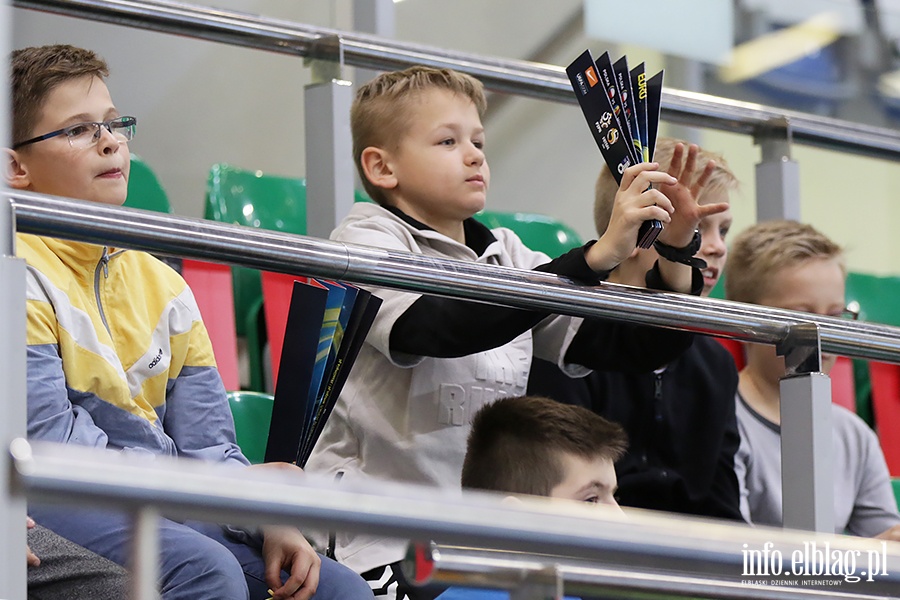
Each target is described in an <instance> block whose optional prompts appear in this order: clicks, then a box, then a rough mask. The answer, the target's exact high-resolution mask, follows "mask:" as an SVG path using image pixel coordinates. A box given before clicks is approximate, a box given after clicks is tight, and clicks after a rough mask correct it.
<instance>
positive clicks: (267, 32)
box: [12, 0, 900, 160]
mask: <svg viewBox="0 0 900 600" xmlns="http://www.w3.org/2000/svg"><path fill="white" fill-rule="evenodd" d="M12 4H13V6H16V7H20V8H29V9H35V10H41V11H47V12H52V13H56V14H61V15H68V16H72V17H78V18H84V19H90V20H92V21H100V22H106V23H112V24H117V25H126V26H129V27H135V28H139V29H148V30H152V31H159V32H164V33H172V34H177V35H182V36H187V37H192V38H197V39H204V40H209V41H214V42H222V43H226V44H231V45H236V46H244V47H248V48H256V49H258V50H266V51H269V52H277V53H280V54H289V55H293V56H301V57H308V58H319V59H326V60H337V61H341V62H343V63H345V64H348V65H352V66H357V67H365V68H369V69H397V68H404V67H407V66H411V65H415V64H422V65H430V66H434V67H447V68H452V69H456V70H458V71H462V72H465V73H469V74H470V75H473V76H475V77H477V78H479V79H480V80H481V81H483V82H484V84H485V85H486V86H487V87H488V88H489V89H492V90H496V91H500V92H508V93H512V94H517V95H521V96H528V97H531V98H537V99H542V100H551V101H555V102H565V103H575V102H576V99H575V96H574V94H573V93H572V89H571V85H570V83H569V80H568V78H567V77H566V74H565V71H564V69H563V68H562V67H559V66H554V65H547V64H542V63H532V62H527V61H520V60H508V59H499V58H494V57H487V56H483V55H478V54H470V53H465V52H454V51H449V50H445V49H442V48H437V47H434V46H427V45H422V44H413V43H409V42H398V41H394V40H387V39H384V38H378V37H374V36H368V35H364V34H360V33H355V32H350V31H341V30H337V29H330V28H325V27H314V26H311V25H304V24H300V23H295V22H292V21H286V20H282V19H273V18H268V17H263V16H257V15H249V14H246V13H241V12H236V11H228V10H220V9H213V8H210V7H206V6H201V5H195V4H189V3H184V2H170V1H164V0H144V1H138V0H13V2H12ZM662 118H663V119H666V120H670V121H673V122H677V123H680V124H684V125H691V126H695V127H701V128H712V129H721V130H724V131H730V132H739V133H745V134H750V135H758V134H763V133H765V132H766V131H769V130H771V129H772V128H773V127H776V128H785V127H788V126H789V127H790V130H791V134H792V136H793V140H794V141H797V142H801V143H805V144H810V145H815V146H819V147H823V148H829V149H832V150H837V151H840V152H853V153H857V154H863V155H866V156H872V157H878V158H885V159H889V160H900V133H898V132H897V131H896V130H893V129H887V128H881V127H872V126H868V125H862V124H859V123H852V122H848V121H841V120H838V119H831V118H827V117H821V116H818V115H809V114H805V113H801V112H796V111H788V110H783V109H778V108H773V107H768V106H763V105H760V104H753V103H749V102H740V101H737V100H729V99H726V98H719V97H715V96H710V95H708V94H700V93H694V92H688V91H683V90H675V89H671V88H666V89H664V90H663V97H662Z"/></svg>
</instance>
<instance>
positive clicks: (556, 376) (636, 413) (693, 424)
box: [528, 138, 741, 520]
mask: <svg viewBox="0 0 900 600" xmlns="http://www.w3.org/2000/svg"><path fill="white" fill-rule="evenodd" d="M692 155H693V156H694V160H695V161H697V163H698V164H700V165H707V167H708V168H711V172H710V175H709V178H708V180H707V182H706V187H705V188H704V189H703V190H702V192H701V193H700V194H698V195H697V202H698V203H700V204H701V205H707V204H720V203H726V205H727V203H728V202H729V200H730V194H731V193H732V192H733V191H734V190H735V189H736V188H737V185H738V181H737V178H736V177H735V175H734V173H733V172H732V171H731V169H730V168H729V167H728V163H727V162H725V160H724V158H722V156H720V155H718V154H714V153H712V152H709V151H707V150H703V149H701V148H699V147H698V146H696V145H688V144H687V143H685V142H682V141H679V140H675V139H671V138H660V139H659V140H658V141H657V145H656V154H655V155H654V158H655V159H656V160H658V161H659V164H660V168H662V169H666V170H668V169H671V168H676V169H677V168H679V165H681V164H682V163H683V162H684V161H685V160H686V159H690V157H691V156H692ZM710 165H711V167H710ZM615 195H616V183H615V180H614V179H613V177H612V174H611V173H610V172H609V169H606V168H604V169H603V170H602V171H601V172H600V175H599V177H598V178H597V185H596V196H595V201H594V222H595V225H596V227H597V232H598V233H599V234H600V235H602V234H603V233H604V232H605V231H606V228H607V227H609V225H610V216H611V214H612V211H613V206H614V202H615ZM730 227H731V212H730V211H728V210H726V211H723V212H719V213H717V214H713V215H709V216H706V217H704V218H703V219H702V220H701V221H700V225H699V231H700V234H701V244H700V246H699V248H698V251H697V257H698V258H701V259H703V260H704V261H705V262H706V266H705V267H703V268H702V269H701V272H702V273H703V295H707V294H709V292H710V291H711V290H712V288H713V287H714V286H715V285H716V283H717V281H718V279H719V277H720V275H721V274H722V271H723V269H724V266H725V257H726V254H727V251H728V248H727V246H726V245H725V236H726V235H727V234H728V230H729V228H730ZM658 258H659V256H658V254H657V252H656V251H655V250H654V249H652V248H650V249H646V250H642V249H639V248H636V249H635V250H634V252H633V253H632V254H631V256H629V257H628V258H627V259H625V260H624V261H623V262H622V264H620V265H619V268H618V269H616V270H615V271H614V272H613V273H612V274H611V275H610V277H609V281H611V282H614V283H622V284H627V285H633V286H643V285H645V281H644V274H645V273H646V272H647V268H648V267H649V265H652V264H653V262H654V261H655V260H657V259H658ZM736 387H737V370H736V369H735V366H734V360H733V359H732V358H731V356H730V354H729V353H728V351H727V350H725V349H724V348H723V347H722V346H721V345H720V344H719V343H718V342H716V341H715V340H713V339H712V338H708V337H705V336H698V337H697V338H696V339H695V340H694V343H693V345H692V346H691V347H690V348H688V349H687V350H686V351H685V352H684V354H682V355H681V356H679V357H678V358H676V359H675V360H673V361H672V362H670V363H669V364H667V365H665V366H664V367H661V368H659V369H656V370H646V371H644V372H641V371H639V370H637V369H632V370H629V371H628V372H622V371H600V370H597V371H594V372H593V373H591V374H590V375H588V376H587V377H585V378H583V379H577V380H576V379H570V378H568V377H564V376H563V375H562V374H561V373H560V372H559V369H558V368H557V367H556V365H553V364H550V363H548V362H547V361H535V364H534V365H533V367H532V373H531V379H530V380H529V383H528V391H529V393H533V394H543V395H546V396H550V397H552V398H554V399H556V400H559V401H561V402H574V403H576V404H579V405H581V406H586V407H588V408H590V409H591V410H593V411H594V412H596V413H597V414H600V415H603V416H604V417H606V418H607V419H610V420H612V421H615V422H617V423H620V424H621V425H622V426H623V427H624V428H625V431H626V432H627V433H628V438H629V440H630V442H631V443H630V447H629V450H628V452H627V453H626V454H625V456H623V457H622V460H620V461H618V462H617V463H616V475H617V477H618V480H619V500H620V502H621V503H622V505H623V506H633V507H638V508H649V509H655V510H665V511H670V512H680V513H688V514H695V515H701V516H710V517H719V518H728V519H736V520H737V519H741V512H740V501H739V493H738V482H737V479H736V476H735V472H734V455H735V452H736V451H737V449H738V446H739V444H740V437H739V435H738V432H737V423H736V421H735V416H734V407H733V404H734V403H733V402H732V400H731V398H732V397H733V395H734V391H735V389H736Z"/></svg>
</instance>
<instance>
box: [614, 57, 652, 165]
mask: <svg viewBox="0 0 900 600" xmlns="http://www.w3.org/2000/svg"><path fill="white" fill-rule="evenodd" d="M613 73H615V76H616V89H617V90H618V91H619V102H620V103H621V105H622V112H623V113H624V117H623V118H622V121H624V122H625V125H626V126H627V127H628V131H629V133H630V134H631V143H632V145H633V146H634V157H635V159H636V161H637V162H643V160H644V148H643V146H642V145H641V129H640V124H639V123H638V120H637V108H636V107H635V98H634V90H633V89H632V87H631V75H630V73H629V71H628V58H627V57H625V56H623V57H622V58H620V59H619V60H617V61H616V62H614V63H613Z"/></svg>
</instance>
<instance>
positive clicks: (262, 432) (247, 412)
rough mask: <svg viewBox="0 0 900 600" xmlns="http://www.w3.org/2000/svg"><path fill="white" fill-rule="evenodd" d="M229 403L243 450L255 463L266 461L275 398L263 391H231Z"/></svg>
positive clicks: (238, 439)
mask: <svg viewBox="0 0 900 600" xmlns="http://www.w3.org/2000/svg"><path fill="white" fill-rule="evenodd" d="M228 404H229V406H230V407H231V414H232V416H233V417H234V431H235V434H236V435H237V443H238V446H239V447H240V449H241V452H243V453H244V456H246V457H247V460H249V461H250V462H251V463H252V464H254V465H258V464H260V463H262V462H264V461H265V458H266V443H267V442H268V439H269V426H270V424H271V422H272V407H273V406H274V404H275V399H274V398H273V397H272V396H271V395H270V394H264V393H262V392H247V391H242V392H229V393H228Z"/></svg>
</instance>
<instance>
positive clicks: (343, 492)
mask: <svg viewBox="0 0 900 600" xmlns="http://www.w3.org/2000/svg"><path fill="white" fill-rule="evenodd" d="M10 452H11V455H12V460H13V476H12V480H13V484H14V486H15V488H14V489H15V491H16V493H17V494H27V496H28V498H29V499H31V500H35V501H44V502H62V503H75V504H79V503H81V504H83V503H90V504H96V505H101V506H109V507H112V508H118V509H122V510H126V511H129V512H131V513H132V514H134V515H135V521H136V522H138V523H142V524H144V525H145V526H143V527H141V528H140V529H139V530H138V533H139V535H140V536H141V539H138V540H137V541H136V544H134V546H135V547H137V548H145V547H146V548H151V549H152V548H154V547H155V546H156V544H155V543H154V541H153V540H152V539H147V538H152V537H153V536H154V535H155V534H154V532H153V528H152V523H153V520H154V519H155V518H156V516H157V515H158V514H162V515H165V516H167V517H171V518H200V519H203V520H207V521H213V522H224V523H232V524H235V525H241V524H243V525H248V526H256V525H258V524H259V523H283V524H291V525H296V526H298V527H303V528H306V529H312V528H316V527H320V528H330V529H333V528H337V529H352V530H355V531H360V532H365V533H371V534H375V535H389V536H392V537H399V538H408V539H413V540H435V541H437V542H439V543H441V544H444V545H446V544H465V545H467V546H471V545H478V546H482V547H485V548H494V549H498V550H500V551H501V552H497V551H480V552H479V551H474V550H473V549H471V548H469V549H466V550H460V549H459V548H449V547H446V546H444V547H438V548H434V547H431V546H430V545H426V546H425V547H427V548H428V549H429V550H428V556H427V557H426V558H427V559H428V560H429V561H430V562H431V564H432V566H433V567H434V568H433V569H431V570H428V571H427V573H425V572H422V571H421V570H418V569H415V568H412V569H409V570H408V572H409V573H410V575H411V576H412V577H413V579H414V580H416V581H421V582H424V581H426V580H439V581H445V582H450V581H454V582H459V581H460V577H462V576H468V575H471V576H472V579H471V581H472V582H473V583H478V584H480V585H483V586H487V587H501V588H507V589H516V588H521V587H523V586H532V585H535V586H542V585H546V584H547V583H548V578H549V580H550V582H551V583H553V584H554V585H561V586H562V587H564V588H565V589H566V591H567V592H570V591H574V592H576V593H579V594H590V593H592V592H594V593H596V592H607V591H610V590H618V591H621V590H640V591H642V592H646V593H648V594H650V597H655V595H660V596H661V597H665V598H671V597H672V596H674V595H679V596H680V595H689V596H692V597H714V598H753V597H759V595H760V592H761V590H762V589H765V592H764V595H765V597H767V598H842V597H843V598H873V597H884V596H890V595H892V594H894V593H895V592H896V590H897V586H898V585H900V544H895V543H887V542H884V543H883V542H880V541H873V540H866V539H861V538H852V537H847V536H834V535H821V534H810V533H808V532H797V531H784V530H779V529H773V528H765V527H758V528H752V527H747V526H743V525H736V524H731V523H727V522H724V521H712V520H703V519H698V518H691V517H684V516H681V517H679V519H671V518H665V517H660V516H658V515H655V514H653V513H652V512H650V511H638V510H633V511H629V512H628V513H626V515H621V514H619V513H616V512H614V511H606V510H602V509H598V508H597V507H592V506H585V505H578V504H576V503H564V504H562V505H561V504H559V503H557V502H553V501H545V500H543V499H538V498H535V499H533V500H531V499H527V500H526V499H523V501H522V503H521V504H517V505H510V504H509V503H504V502H501V500H500V498H499V497H496V496H490V495H488V494H481V493H469V494H465V495H461V496H454V495H453V494H452V493H449V492H448V490H437V489H434V488H431V487H424V486H415V485H404V484H398V483H390V482H377V483H374V482H361V481H358V482H354V483H344V484H335V483H334V482H333V481H332V480H331V479H330V478H325V477H316V476H312V475H308V476H306V477H303V478H298V477H297V476H296V475H291V474H286V473H277V472H275V473H273V472H271V471H269V472H258V471H257V472H253V471H248V470H243V469H235V468H234V467H229V466H224V465H210V464H208V463H203V462H198V461H190V460H185V459H173V458H168V457H158V458H157V460H155V461H146V460H141V459H136V458H135V457H132V456H127V455H122V454H121V453H115V452H110V451H103V450H97V449H89V448H79V447H71V446H59V445H55V444H46V443H45V444H34V445H31V444H29V443H28V442H26V441H25V440H22V439H19V440H15V441H14V442H13V444H12V446H11V450H10ZM826 544H827V546H826ZM813 548H818V550H819V551H822V550H824V549H825V548H828V552H829V558H825V559H824V560H825V561H826V562H827V561H829V560H831V559H830V556H832V555H834V556H836V554H834V553H841V555H842V556H848V554H847V553H850V555H853V556H856V557H858V560H857V562H855V563H854V564H855V565H856V566H855V567H854V568H853V573H850V572H849V567H848V568H842V569H843V572H842V573H841V574H840V575H843V576H847V575H850V576H851V577H853V576H857V577H860V581H858V582H857V585H852V586H851V585H849V583H850V581H842V582H841V584H842V585H844V586H845V587H843V588H835V587H833V586H829V587H826V584H822V583H818V582H816V581H813V580H818V579H824V578H825V577H820V576H812V575H803V574H802V573H803V572H804V571H805V572H807V573H810V574H811V573H816V572H818V573H821V572H822V570H823V568H824V567H825V565H824V563H823V559H822V558H819V557H818V556H816V555H815V554H814V552H812V551H811V550H812V549H813ZM763 550H765V552H766V556H767V557H768V556H773V555H774V553H775V552H778V553H779V554H780V556H783V557H793V556H794V555H795V553H797V552H800V553H801V559H800V560H798V561H796V562H794V563H792V562H791V560H790V559H786V560H785V561H784V562H783V565H784V566H786V567H787V568H789V569H791V576H794V575H793V574H794V573H798V574H797V575H796V578H797V579H798V580H803V579H804V577H805V578H806V580H807V582H808V583H809V584H811V585H806V584H804V585H803V588H804V589H783V588H779V587H774V586H773V587H766V588H761V587H758V586H747V585H743V584H742V583H741V581H742V580H746V579H755V580H757V581H760V580H762V579H765V578H764V577H760V575H761V572H760V573H757V572H756V571H757V570H758V569H760V568H762V565H761V564H758V563H754V565H753V566H751V565H750V564H748V561H747V555H748V552H749V551H759V552H762V551H763ZM438 552H439V553H438ZM511 553H517V554H515V555H514V554H511ZM822 556H823V557H824V555H822ZM143 558H145V559H146V560H148V561H149V562H151V563H152V561H153V560H154V559H155V555H147V556H144V557H143ZM876 561H877V568H875V562H876ZM413 562H415V561H413ZM773 564H774V563H773ZM766 568H768V565H767V566H766ZM748 569H749V571H748ZM834 570H835V571H836V568H835V569H834ZM863 571H865V572H866V573H863ZM873 571H874V572H875V573H876V574H875V575H872V576H871V577H870V576H869V575H868V573H870V572H873ZM140 573H142V574H143V575H142V576H143V577H150V576H151V575H153V573H152V570H143V571H141V572H140ZM451 573H455V574H456V575H455V576H454V577H448V576H449V575H450V574H451ZM767 573H768V571H767ZM487 574H490V576H489V577H486V576H485V575H487ZM839 579H840V577H839ZM153 581H154V580H153V579H150V581H149V585H146V584H147V582H137V584H136V587H138V588H139V589H150V590H152V589H153V585H152V584H153ZM841 584H839V585H841ZM849 587H852V590H853V592H849V593H848V592H846V591H845V590H846V589H847V588H849ZM836 590H837V591H838V593H837V594H835V591H836ZM769 592H771V593H769ZM840 592H844V593H843V594H842V593H840ZM151 597H152V596H147V598H151ZM642 597H647V596H642ZM134 600H144V598H135V599H134Z"/></svg>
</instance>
